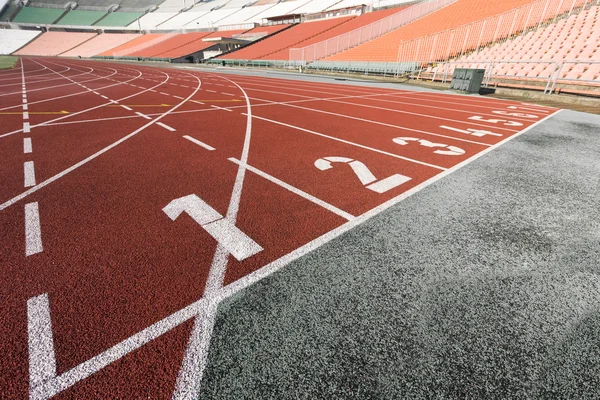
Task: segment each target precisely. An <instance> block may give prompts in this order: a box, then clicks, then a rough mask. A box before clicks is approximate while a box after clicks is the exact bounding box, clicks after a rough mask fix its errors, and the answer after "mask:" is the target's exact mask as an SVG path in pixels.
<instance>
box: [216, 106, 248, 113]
mask: <svg viewBox="0 0 600 400" xmlns="http://www.w3.org/2000/svg"><path fill="white" fill-rule="evenodd" d="M211 107H212V108H216V109H217V110H224V111H229V112H232V111H233V110H230V109H229V108H223V107H219V106H211ZM242 115H246V114H242Z"/></svg>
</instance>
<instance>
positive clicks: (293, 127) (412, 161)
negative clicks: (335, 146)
mask: <svg viewBox="0 0 600 400" xmlns="http://www.w3.org/2000/svg"><path fill="white" fill-rule="evenodd" d="M242 115H244V114H242ZM254 118H256V119H260V120H263V121H267V122H271V123H273V124H277V125H281V126H285V127H288V128H292V129H296V130H299V131H302V132H306V133H310V134H312V135H316V136H321V137H324V138H327V139H331V140H335V141H337V142H341V143H345V144H349V145H351V146H355V147H360V148H362V149H366V150H370V151H374V152H376V153H380V154H385V155H386V156H390V157H394V158H398V159H400V160H404V161H408V162H411V163H414V164H419V165H424V166H426V167H430V168H434V169H437V170H440V171H446V170H447V168H444V167H440V166H438V165H434V164H429V163H426V162H424V161H419V160H414V159H412V158H408V157H403V156H400V155H398V154H394V153H389V152H387V151H384V150H379V149H375V148H373V147H369V146H365V145H362V144H359V143H354V142H350V141H349V140H344V139H340V138H338V137H335V136H329V135H326V134H324V133H320V132H315V131H311V130H310V129H304V128H301V127H299V126H295V125H290V124H286V123H283V122H279V121H275V120H272V119H268V118H263V117H259V116H257V115H255V116H254Z"/></svg>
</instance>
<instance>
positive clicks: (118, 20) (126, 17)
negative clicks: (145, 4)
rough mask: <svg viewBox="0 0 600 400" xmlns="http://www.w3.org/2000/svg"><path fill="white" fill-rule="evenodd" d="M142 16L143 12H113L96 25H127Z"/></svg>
mask: <svg viewBox="0 0 600 400" xmlns="http://www.w3.org/2000/svg"><path fill="white" fill-rule="evenodd" d="M140 16H142V13H134V12H120V11H118V12H112V13H109V14H108V15H107V16H106V17H104V18H102V19H101V20H100V21H98V22H96V23H95V24H94V26H127V25H129V24H131V23H132V22H134V21H135V20H137V19H138V18H139V17H140Z"/></svg>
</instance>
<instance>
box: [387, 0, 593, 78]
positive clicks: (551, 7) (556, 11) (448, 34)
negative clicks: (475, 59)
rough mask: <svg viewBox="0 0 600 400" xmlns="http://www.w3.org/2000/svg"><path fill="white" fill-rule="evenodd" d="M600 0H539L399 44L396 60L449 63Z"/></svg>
mask: <svg viewBox="0 0 600 400" xmlns="http://www.w3.org/2000/svg"><path fill="white" fill-rule="evenodd" d="M599 2H600V0H538V1H535V2H533V3H530V4H527V5H525V6H522V7H519V8H516V9H513V10H510V11H507V12H504V13H502V14H498V15H495V16H493V17H489V18H486V19H484V20H481V21H477V22H474V23H470V24H466V25H462V26H460V27H457V28H453V29H448V30H445V31H442V32H438V33H435V34H432V35H429V36H425V37H422V38H418V39H413V40H409V41H405V42H402V43H400V46H399V47H398V57H397V61H398V62H414V63H416V64H417V65H420V66H419V67H417V68H422V66H423V65H427V64H432V63H438V62H448V61H451V60H453V59H458V58H460V57H462V56H463V55H466V54H468V53H471V52H477V51H479V49H480V48H481V47H484V46H487V45H489V44H497V43H504V42H505V41H507V40H510V39H512V38H514V37H516V36H517V35H520V34H522V33H524V32H528V31H532V30H537V29H539V28H540V27H541V26H543V25H544V24H549V23H553V22H555V21H556V20H557V19H558V18H559V17H561V16H564V17H568V16H570V15H571V14H572V13H574V12H578V11H581V10H583V9H585V8H586V7H589V6H592V5H594V4H597V3H599Z"/></svg>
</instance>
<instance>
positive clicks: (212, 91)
mask: <svg viewBox="0 0 600 400" xmlns="http://www.w3.org/2000/svg"><path fill="white" fill-rule="evenodd" d="M206 91H207V92H211V93H217V92H216V91H215V90H208V89H206Z"/></svg>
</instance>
